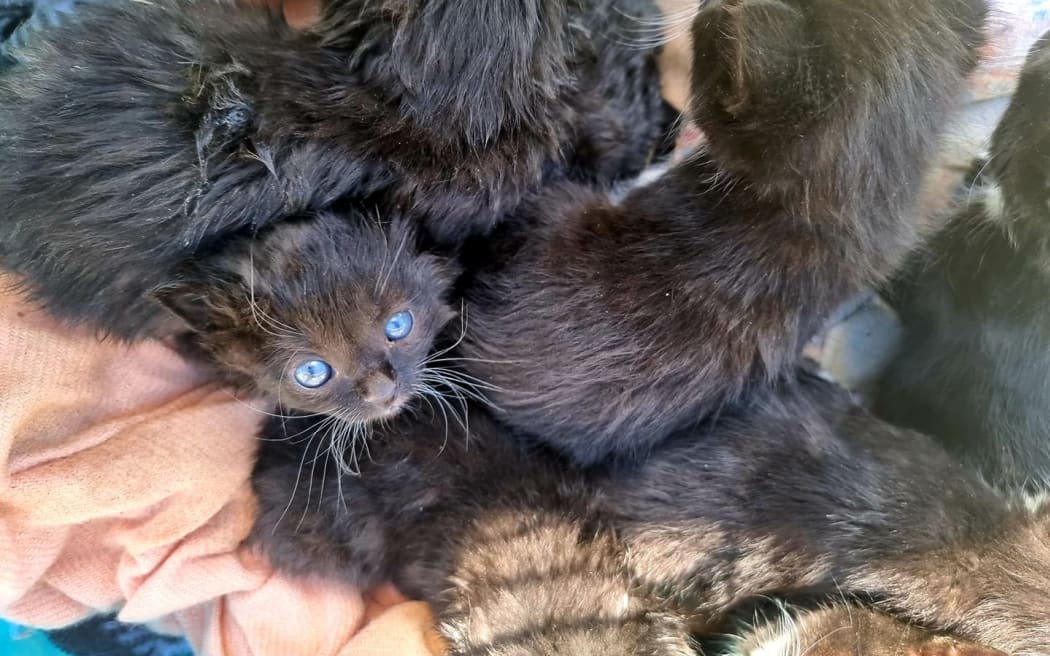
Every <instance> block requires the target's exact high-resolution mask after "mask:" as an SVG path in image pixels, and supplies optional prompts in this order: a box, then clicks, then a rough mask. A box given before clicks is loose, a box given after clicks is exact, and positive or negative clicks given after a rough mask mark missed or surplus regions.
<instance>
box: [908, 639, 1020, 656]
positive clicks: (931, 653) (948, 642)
mask: <svg viewBox="0 0 1050 656" xmlns="http://www.w3.org/2000/svg"><path fill="white" fill-rule="evenodd" d="M905 656H1006V654H1004V653H1003V652H1001V651H999V650H998V649H992V648H990V647H980V646H978V645H971V644H966V643H961V642H958V641H956V640H953V639H951V638H933V639H931V640H930V641H929V642H927V643H925V644H922V645H916V646H913V647H909V648H908V651H907V652H906V653H905Z"/></svg>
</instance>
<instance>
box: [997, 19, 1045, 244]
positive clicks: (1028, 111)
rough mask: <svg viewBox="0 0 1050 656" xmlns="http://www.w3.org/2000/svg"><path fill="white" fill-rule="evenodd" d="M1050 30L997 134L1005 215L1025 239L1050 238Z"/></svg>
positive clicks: (1030, 59)
mask: <svg viewBox="0 0 1050 656" xmlns="http://www.w3.org/2000/svg"><path fill="white" fill-rule="evenodd" d="M1048 107H1050V32H1048V33H1046V34H1044V35H1043V36H1042V38H1040V39H1039V41H1037V42H1036V44H1035V45H1034V46H1033V47H1032V49H1031V50H1030V51H1029V53H1028V57H1027V59H1026V60H1025V64H1024V68H1023V69H1022V71H1021V76H1020V78H1019V80H1018V84H1017V90H1016V91H1015V93H1014V97H1013V99H1012V100H1011V101H1010V106H1009V107H1008V108H1007V110H1006V112H1005V113H1004V114H1003V118H1002V120H1001V121H1000V122H999V125H998V126H997V127H996V129H995V133H994V135H993V136H992V145H991V157H990V160H989V162H988V170H989V171H990V172H991V175H992V177H994V178H995V181H996V182H997V183H998V185H999V188H1000V191H1001V196H1002V209H1003V211H1004V216H1003V218H1004V219H1005V220H1006V221H1007V222H1008V223H1009V224H1010V225H1009V227H1010V228H1011V229H1016V230H1018V231H1019V234H1018V235H1017V237H1018V239H1019V240H1021V241H1033V240H1034V241H1036V242H1039V243H1045V242H1046V241H1047V239H1048V238H1050V113H1048V112H1047V108H1048Z"/></svg>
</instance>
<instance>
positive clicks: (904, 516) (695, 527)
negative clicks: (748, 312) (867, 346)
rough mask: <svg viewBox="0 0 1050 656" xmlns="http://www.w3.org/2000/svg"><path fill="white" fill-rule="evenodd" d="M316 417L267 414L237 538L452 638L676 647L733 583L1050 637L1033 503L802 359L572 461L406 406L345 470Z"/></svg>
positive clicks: (571, 648) (485, 425)
mask: <svg viewBox="0 0 1050 656" xmlns="http://www.w3.org/2000/svg"><path fill="white" fill-rule="evenodd" d="M314 422H316V420H310V419H304V420H292V421H289V422H287V423H286V424H282V422H280V421H273V422H271V423H270V425H269V426H268V427H267V429H266V430H264V433H263V435H264V437H266V438H267V440H266V441H265V442H264V443H263V445H262V447H261V449H262V450H261V452H260V456H259V461H258V464H257V466H256V470H255V472H254V474H253V484H254V486H255V490H256V493H257V495H258V499H259V515H258V518H257V520H256V524H255V527H254V530H253V533H252V536H251V538H250V544H252V545H254V546H255V547H257V548H259V549H261V551H262V552H263V553H264V554H266V555H267V556H268V557H269V559H270V560H271V561H272V562H273V563H274V564H275V565H276V566H277V567H278V568H279V569H280V570H282V571H284V572H286V573H289V574H292V575H301V576H308V575H320V576H324V577H329V578H334V579H338V580H342V581H346V582H349V583H351V584H354V585H361V586H368V585H372V584H375V583H377V582H380V581H386V580H391V581H393V582H394V583H395V584H396V585H398V586H399V587H400V589H402V590H403V591H404V592H405V593H406V594H408V595H410V596H412V597H414V598H419V599H423V600H425V601H427V602H429V603H431V604H433V606H434V608H435V611H436V614H437V617H438V628H439V630H440V632H441V634H442V635H443V636H444V638H445V639H446V640H447V641H448V644H449V652H450V653H451V654H453V655H459V654H489V655H510V654H514V655H519V654H521V655H524V654H577V655H581V656H586V655H589V654H594V655H597V654H608V655H617V654H624V655H627V654H674V655H676V656H684V655H686V654H691V653H692V646H691V645H692V641H691V637H690V631H692V630H701V631H704V632H708V633H713V632H718V631H720V630H724V628H723V623H724V620H725V619H726V618H727V617H728V616H729V614H730V613H731V612H732V611H733V609H734V607H735V606H737V605H738V604H739V603H740V602H742V601H744V600H746V599H748V598H750V597H753V596H755V595H777V596H788V597H790V596H791V595H797V594H818V595H827V596H829V597H830V596H834V597H835V598H839V597H840V595H845V596H847V597H850V596H853V595H863V596H866V597H874V598H876V599H878V600H880V602H881V604H882V607H883V608H886V609H892V610H893V611H894V613H895V615H896V616H898V617H900V618H901V619H903V620H913V621H921V622H922V623H923V625H924V626H927V627H929V628H930V629H933V630H937V631H952V632H953V633H954V634H956V635H958V636H960V639H965V640H973V641H975V642H976V643H980V644H987V645H988V646H989V647H990V648H994V649H1000V650H1003V651H1005V652H1007V653H1010V654H1013V655H1014V656H1036V655H1037V654H1047V653H1050V634H1048V633H1047V632H1046V631H1045V630H1044V629H1045V627H1046V626H1048V625H1050V610H1048V609H1047V605H1046V598H1047V595H1048V594H1050V512H1048V511H1047V510H1043V511H1041V512H1040V513H1037V514H1033V513H1032V512H1030V511H1029V510H1027V509H1025V508H1018V507H1014V506H1012V505H1011V504H1010V503H1008V502H1007V501H1006V500H1005V499H1004V498H1003V497H1000V496H999V495H998V494H997V493H996V492H995V491H993V490H992V489H991V488H990V487H988V486H987V485H985V484H984V483H983V482H981V481H980V480H979V479H978V478H977V477H976V476H974V475H973V474H972V473H970V472H969V471H967V470H966V469H964V468H963V467H961V466H960V465H959V464H957V463H956V462H955V461H954V460H953V459H952V458H950V457H949V456H948V455H947V454H946V453H944V452H943V450H942V449H940V447H938V446H937V445H936V444H935V443H934V442H933V441H932V440H930V439H929V438H926V437H925V436H923V435H921V434H918V433H914V432H911V431H908V430H903V429H898V428H895V427H893V426H891V425H889V424H885V423H882V422H880V421H879V420H877V419H875V418H874V417H872V416H871V415H869V414H868V413H867V412H866V411H865V410H863V409H861V408H859V407H857V406H855V405H853V403H852V401H851V400H850V398H849V397H848V395H847V394H846V393H845V392H842V391H841V390H838V389H837V388H835V387H834V386H832V385H831V384H829V383H826V382H824V381H820V380H817V379H815V378H810V377H809V376H806V375H798V376H797V377H796V379H795V380H794V381H792V382H789V383H784V384H780V385H777V386H775V387H774V388H772V389H769V390H765V391H763V392H760V393H756V394H755V395H753V396H752V397H751V398H750V399H748V400H747V401H746V402H742V403H740V404H736V405H734V406H733V407H732V408H727V410H726V411H725V412H724V413H722V415H721V416H720V417H719V418H718V419H717V420H714V421H710V422H706V423H705V424H703V425H702V426H698V427H696V428H691V429H687V430H683V431H681V432H678V433H676V434H675V435H673V436H672V437H671V438H670V440H669V441H667V442H665V443H663V444H661V445H658V446H657V447H654V450H653V452H652V454H651V457H650V458H649V459H647V460H644V461H641V462H638V463H635V464H630V465H626V464H621V465H610V466H606V467H601V468H595V469H590V470H583V469H579V468H576V467H573V466H571V465H567V464H566V463H564V462H563V461H561V460H560V459H559V458H558V457H556V456H555V455H553V454H552V453H551V452H548V451H544V450H540V449H536V448H522V447H521V445H520V443H518V442H517V441H516V440H514V439H513V437H512V436H511V435H510V434H508V432H507V431H506V430H505V429H503V428H502V427H501V426H500V425H499V424H498V423H496V422H494V421H493V420H492V419H490V418H489V417H488V416H487V415H485V414H484V413H482V412H480V411H477V410H475V411H473V412H472V414H471V415H470V416H469V431H470V432H469V440H468V437H467V434H466V431H465V429H464V428H463V427H462V426H460V425H458V424H456V423H452V424H446V422H445V421H444V419H443V418H442V417H441V416H440V415H439V414H436V413H435V412H433V411H427V410H425V409H421V411H420V413H419V414H418V415H416V416H410V415H404V414H403V415H401V416H399V417H398V418H396V419H395V420H394V421H393V423H392V424H391V425H389V426H387V427H385V428H380V429H377V434H376V436H375V437H376V439H374V440H373V441H372V442H371V446H370V456H371V457H370V458H369V460H368V461H367V462H363V463H362V465H361V467H362V470H361V472H360V475H357V476H346V475H332V474H330V473H329V472H327V471H326V469H327V467H326V466H318V465H317V464H316V463H315V464H310V465H309V466H306V459H307V458H309V456H310V454H311V453H312V452H313V451H312V448H311V444H310V440H309V439H308V438H309V436H310V435H311V431H313V430H315V429H316V423H314ZM297 440H298V441H297ZM931 471H932V472H937V476H936V477H932V476H930V472H931ZM977 653H980V652H977Z"/></svg>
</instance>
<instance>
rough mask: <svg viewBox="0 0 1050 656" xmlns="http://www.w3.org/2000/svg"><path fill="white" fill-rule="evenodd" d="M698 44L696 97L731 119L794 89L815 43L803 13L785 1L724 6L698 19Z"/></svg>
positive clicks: (742, 0) (736, 1)
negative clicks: (808, 52) (811, 42)
mask: <svg viewBox="0 0 1050 656" xmlns="http://www.w3.org/2000/svg"><path fill="white" fill-rule="evenodd" d="M693 38H694V49H695V56H696V59H695V60H694V61H695V62H696V63H695V64H694V80H693V84H694V95H695V96H696V98H697V99H698V100H699V101H700V102H703V103H706V102H711V101H714V102H715V103H717V105H718V106H719V109H721V110H722V111H724V112H726V113H728V114H729V115H731V116H739V115H741V114H743V113H744V112H746V111H747V110H748V109H749V108H753V107H754V106H756V105H762V104H764V101H763V99H764V98H768V97H770V96H771V95H776V93H781V92H783V91H785V90H787V89H789V88H790V87H793V86H795V85H796V84H797V81H796V80H795V79H794V78H797V77H799V76H800V73H802V66H803V63H804V62H805V59H806V51H807V49H808V48H809V46H808V43H809V41H810V39H808V35H807V34H806V16H805V14H804V13H803V11H802V10H801V9H799V8H797V7H794V6H792V5H791V4H789V3H788V2H784V1H782V0H725V1H724V2H719V3H717V4H715V5H714V6H711V7H710V8H708V9H705V10H704V11H702V12H701V13H700V15H699V16H697V18H696V22H695V23H694V33H693ZM785 84H787V85H788V86H787V87H785V86H784V85H785ZM774 90H775V92H774ZM771 92H774V93H771ZM782 109H783V108H782Z"/></svg>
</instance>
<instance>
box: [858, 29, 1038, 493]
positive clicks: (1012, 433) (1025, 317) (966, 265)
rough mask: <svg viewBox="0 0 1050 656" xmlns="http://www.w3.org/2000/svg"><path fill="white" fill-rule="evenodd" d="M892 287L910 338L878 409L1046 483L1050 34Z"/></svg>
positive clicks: (1001, 474)
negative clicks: (979, 157) (978, 158)
mask: <svg viewBox="0 0 1050 656" xmlns="http://www.w3.org/2000/svg"><path fill="white" fill-rule="evenodd" d="M963 200H964V201H967V204H966V206H965V207H963V208H962V209H960V210H959V211H958V212H957V214H956V215H955V216H954V217H953V218H952V220H951V222H950V223H949V225H948V227H947V228H946V229H945V230H944V232H943V233H942V234H939V235H937V236H936V237H935V238H934V239H933V240H932V242H931V243H930V244H929V246H928V248H927V249H924V250H923V251H922V252H920V253H918V254H917V256H916V257H915V258H914V261H913V262H912V264H911V266H910V267H909V269H908V270H907V271H906V273H905V274H904V275H902V277H901V279H900V280H898V281H897V282H896V284H895V285H894V286H893V287H892V288H891V290H890V298H891V300H892V302H893V304H894V306H895V307H896V309H897V310H898V312H899V313H900V317H901V321H902V324H903V327H904V342H903V346H902V349H901V351H900V353H899V354H898V355H897V357H896V359H895V361H894V362H893V364H892V365H891V367H890V368H889V370H888V371H887V372H886V374H885V377H884V379H883V382H882V384H881V389H880V392H879V399H878V404H877V411H878V412H879V413H881V414H882V415H883V416H884V417H886V418H887V419H889V420H891V421H894V422H897V423H901V424H903V425H907V426H911V427H914V428H917V429H919V430H923V431H925V432H928V433H929V434H931V435H934V436H936V437H938V438H939V439H940V440H941V441H942V442H943V443H944V444H945V445H946V447H947V448H948V449H949V450H950V451H951V452H952V453H954V454H956V455H958V456H959V457H960V458H962V459H963V460H964V461H965V462H966V463H968V464H970V465H971V466H973V467H975V468H977V469H978V470H979V471H981V472H982V473H983V474H984V475H985V476H986V477H987V478H988V479H989V480H990V481H993V482H995V483H996V484H999V485H1003V486H1007V487H1009V488H1012V489H1017V488H1021V487H1029V488H1031V489H1032V490H1033V491H1047V490H1048V489H1050V403H1048V399H1050V34H1047V35H1045V36H1044V37H1043V38H1042V39H1041V40H1040V41H1039V42H1038V43H1037V44H1036V45H1035V46H1034V47H1033V48H1032V50H1031V52H1030V54H1029V56H1028V59H1027V62H1026V64H1025V66H1024V69H1023V72H1022V74H1021V77H1020V81H1019V85H1018V88H1017V92H1016V94H1015V96H1014V98H1013V100H1012V101H1011V103H1010V106H1009V108H1008V109H1007V111H1006V113H1005V115H1004V116H1003V118H1002V120H1001V122H1000V124H999V125H998V127H997V128H996V131H995V133H994V135H993V138H992V144H991V149H990V158H989V159H988V161H987V162H985V163H984V164H982V174H981V176H979V179H978V180H976V181H975V183H974V187H973V188H972V189H971V190H970V192H967V193H965V197H964V199H963Z"/></svg>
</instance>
